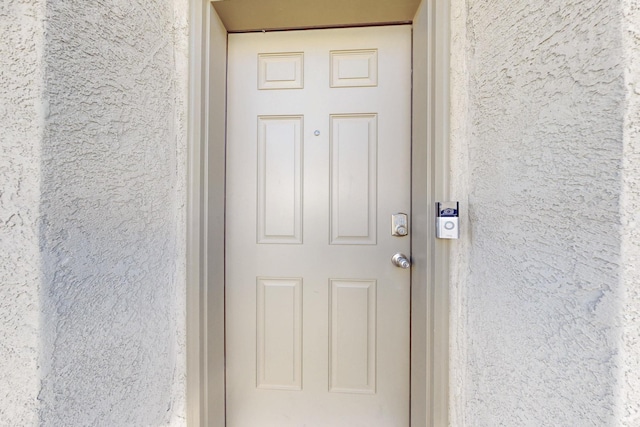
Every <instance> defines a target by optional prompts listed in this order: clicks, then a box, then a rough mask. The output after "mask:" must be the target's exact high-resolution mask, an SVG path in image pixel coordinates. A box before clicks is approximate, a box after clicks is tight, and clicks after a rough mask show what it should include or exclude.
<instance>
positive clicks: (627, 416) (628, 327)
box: [618, 0, 640, 426]
mask: <svg viewBox="0 0 640 427" xmlns="http://www.w3.org/2000/svg"><path fill="white" fill-rule="evenodd" d="M622 11H623V14H624V15H623V22H622V38H623V49H624V60H625V63H626V64H625V69H624V70H625V74H624V77H625V92H626V98H625V101H626V111H625V116H624V124H623V135H624V138H623V144H624V145H623V174H622V195H621V203H620V213H621V233H620V234H621V240H622V241H621V244H622V265H623V270H622V280H621V285H622V286H623V288H624V292H625V293H624V297H623V299H622V301H621V311H622V321H623V325H624V326H623V331H622V348H621V364H622V372H621V373H620V377H619V378H620V383H621V384H620V392H619V402H620V405H619V408H618V410H619V417H620V421H621V424H623V425H625V426H635V425H640V2H639V1H637V0H625V1H624V2H623V10H622Z"/></svg>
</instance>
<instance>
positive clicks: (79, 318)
mask: <svg viewBox="0 0 640 427" xmlns="http://www.w3.org/2000/svg"><path fill="white" fill-rule="evenodd" d="M187 11H188V3H187V1H186V0H185V1H173V0H157V1H151V2H149V1H144V2H142V1H117V0H116V1H106V2H105V1H99V2H92V3H87V2H83V1H66V2H59V1H47V2H40V1H36V0H29V1H9V2H3V3H2V6H0V19H1V20H2V25H1V26H0V36H1V38H2V40H3V43H1V44H0V76H1V78H2V89H1V90H0V100H1V102H0V124H1V125H0V139H1V141H2V157H0V179H2V188H1V190H0V201H1V205H0V227H1V228H0V233H1V237H2V239H1V243H0V245H1V246H0V250H1V254H2V262H0V278H1V280H2V285H1V287H0V358H1V359H2V363H0V425H25V426H26V425H43V426H44V425H46V426H61V425H69V426H72V425H73V426H80V425H110V426H125V425H139V426H142V425H149V426H151V425H184V423H185V419H184V418H185V401H184V386H185V296H184V294H185V286H186V285H185V278H184V274H185V273H184V271H185V243H184V235H185V223H186V218H185V185H186V184H185V176H186V172H185V169H186V166H185V159H186V124H185V123H186V114H187V111H186V93H187V92H186V91H187V70H186V68H187V59H188V58H187V55H188V33H187V30H188V26H187V25H188V24H187V16H188V14H187ZM5 23H6V24H8V25H5ZM7 41H8V43H7Z"/></svg>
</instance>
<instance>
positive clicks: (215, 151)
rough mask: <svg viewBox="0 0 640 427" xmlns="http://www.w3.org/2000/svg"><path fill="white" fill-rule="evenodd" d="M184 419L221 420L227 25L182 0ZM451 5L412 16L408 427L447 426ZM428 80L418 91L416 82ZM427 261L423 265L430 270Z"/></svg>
mask: <svg viewBox="0 0 640 427" xmlns="http://www.w3.org/2000/svg"><path fill="white" fill-rule="evenodd" d="M189 7H190V12H189V15H190V35H189V38H190V42H189V103H188V105H189V107H188V108H189V111H188V126H189V129H188V135H189V138H188V147H187V150H188V152H187V217H186V221H187V236H186V244H187V259H186V268H187V284H186V286H187V289H186V316H187V319H186V328H187V331H186V332H187V337H186V341H187V342H186V346H187V349H186V350H187V356H186V357H187V386H186V400H187V401H186V415H187V425H188V426H194V427H195V426H197V427H205V426H206V427H209V426H216V427H218V426H219V427H223V426H224V425H225V409H224V407H225V402H224V399H225V394H224V387H225V379H224V209H225V206H224V187H225V178H224V177H225V160H224V158H225V156H224V150H225V148H224V147H225V143H224V141H225V105H226V57H227V55H226V48H227V45H226V29H225V28H224V26H223V25H222V23H221V22H220V20H219V18H218V16H217V14H216V13H215V10H214V9H213V7H212V6H211V3H210V1H209V0H189ZM449 32H450V30H449V5H448V2H444V1H438V0H423V1H422V4H421V6H420V8H419V9H418V14H417V15H416V19H415V21H414V54H415V52H416V51H415V49H417V48H418V49H421V48H424V49H425V50H426V55H423V56H424V58H423V59H422V64H420V63H418V62H416V59H415V58H416V57H414V74H413V79H414V91H415V92H414V95H413V96H414V101H413V102H414V104H413V105H414V108H413V135H412V137H413V160H412V162H413V167H412V199H413V202H412V203H413V207H412V216H413V230H414V233H415V234H414V236H413V238H412V240H413V243H412V244H413V248H412V250H413V253H412V255H413V258H414V263H415V266H414V269H413V276H412V287H413V289H414V291H413V292H412V353H411V354H412V355H411V358H412V360H411V377H412V378H411V383H412V385H411V427H444V426H447V425H448V403H449V393H448V384H449V369H448V365H449V363H448V362H449V291H448V289H449V243H448V242H443V241H436V239H435V236H434V231H435V226H434V224H435V218H434V209H435V208H434V202H435V201H436V200H446V199H447V198H448V196H449V150H448V148H449V43H450V39H449V37H450V36H449ZM420 81H422V82H426V85H424V84H423V85H422V86H424V87H423V88H422V89H420V90H416V89H417V86H418V83H419V82H420ZM427 267H429V268H427Z"/></svg>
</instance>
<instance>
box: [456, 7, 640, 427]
mask: <svg viewBox="0 0 640 427" xmlns="http://www.w3.org/2000/svg"><path fill="white" fill-rule="evenodd" d="M465 3H466V4H461V3H460V2H454V7H453V10H454V12H455V13H457V15H456V14H454V18H453V22H454V28H457V32H454V36H457V37H463V39H464V40H466V42H465V44H466V49H465V50H464V55H463V57H461V56H460V54H458V56H456V55H454V57H453V59H454V60H455V61H460V62H462V63H463V64H465V66H467V67H468V78H467V79H465V76H461V75H457V74H456V73H455V72H454V76H453V78H452V82H453V83H454V87H461V86H462V87H465V86H466V87H467V88H468V91H467V93H468V102H467V101H465V100H464V99H463V100H462V101H461V104H462V105H457V104H454V105H453V110H452V111H453V113H454V117H453V120H454V123H455V121H456V119H462V120H464V122H465V125H462V126H456V125H454V126H453V128H452V136H453V137H454V147H453V149H452V154H453V155H452V166H453V172H454V175H456V174H460V175H461V176H457V177H456V178H454V180H453V185H454V188H453V193H454V194H455V193H456V192H457V193H458V195H459V197H460V198H462V199H463V201H466V202H467V203H466V207H467V209H468V215H469V218H468V219H469V222H468V223H467V224H465V225H466V232H465V235H464V236H463V240H462V241H460V242H459V244H458V245H457V246H456V245H454V251H453V252H454V253H453V259H454V260H455V261H456V263H457V264H456V266H459V267H460V270H459V271H457V272H456V273H454V275H453V279H454V281H453V291H452V296H453V298H452V317H453V316H455V319H452V325H453V328H454V329H453V330H452V332H453V336H452V338H453V339H452V361H453V369H454V371H455V372H453V373H452V377H451V378H452V405H453V406H452V407H453V409H452V413H453V416H452V419H453V420H455V422H456V423H455V425H467V426H474V427H475V426H497V425H504V426H541V425H553V426H577V425H579V426H613V425H622V424H623V423H624V421H623V420H627V421H626V422H627V424H626V425H636V424H637V413H636V414H635V415H624V414H623V412H622V411H623V410H626V411H627V412H628V411H631V410H635V411H637V410H638V403H637V399H636V400H635V401H634V400H633V397H637V386H638V381H637V374H636V373H632V372H631V371H630V368H632V366H631V364H632V363H635V364H636V365H635V366H637V357H638V356H637V351H638V345H637V329H635V328H636V327H637V321H638V320H637V319H638V294H637V292H638V291H637V283H638V282H637V271H636V270H635V269H634V267H631V268H629V266H628V265H627V266H626V262H627V261H628V260H629V259H628V258H623V248H624V245H623V242H625V241H626V242H627V247H628V249H629V256H631V257H632V256H635V255H634V254H637V238H636V240H633V237H632V236H631V235H630V234H629V233H630V232H631V231H632V230H633V229H636V227H637V226H636V225H635V224H633V223H632V221H629V222H627V223H626V224H625V225H623V218H627V219H628V220H630V219H631V218H629V217H630V216H632V217H634V218H636V216H637V211H638V204H637V203H638V201H637V186H635V188H634V187H633V186H634V185H636V184H637V180H636V178H637V176H638V166H637V164H638V163H637V162H636V163H635V165H632V164H630V163H628V160H629V159H627V163H624V162H623V154H625V150H627V152H630V151H634V150H635V151H634V152H635V156H636V157H637V146H636V145H637V143H636V144H634V142H633V141H632V140H633V139H634V138H635V141H637V132H636V133H635V134H634V131H637V122H635V125H634V124H632V123H631V122H632V121H633V120H637V115H636V116H633V117H629V118H628V120H627V123H626V125H625V114H626V112H627V111H628V109H627V89H628V88H627V87H625V70H626V69H627V66H628V62H629V57H628V56H625V55H624V53H625V49H624V46H623V37H622V34H623V32H622V28H623V14H622V11H623V5H624V2H621V1H620V0H607V1H597V0H589V1H584V0H583V1H573V2H566V1H559V0H552V1H547V2H529V1H513V0H509V1H507V0H498V1H495V2H492V3H491V5H490V6H491V7H487V3H486V2H480V1H474V0H468V1H466V2H465ZM631 3H635V13H637V2H629V3H628V4H629V5H630V4H631ZM456 5H457V6H456ZM456 7H457V8H456ZM630 9H633V7H630ZM461 19H464V21H465V25H464V28H462V27H461V26H460V20H461ZM636 29H637V28H636ZM635 36H636V37H637V33H636V35H635ZM453 43H454V44H455V43H458V44H460V43H461V42H460V38H456V37H454V39H453ZM634 49H635V50H634V52H635V54H636V55H637V46H636V48H634ZM628 53H629V52H628ZM634 69H635V70H637V64H636V65H635V68H634ZM635 76H636V77H635V78H637V74H636V75H635ZM456 85H457V86H456ZM636 94H637V87H636ZM636 102H637V101H636ZM456 105H457V106H456ZM636 108H637V107H636ZM456 114H457V116H456ZM634 126H635V127H634ZM625 135H626V136H625ZM634 135H635V136H634ZM629 154H631V153H629ZM625 164H626V167H625V166H624V165H625ZM458 167H459V169H458ZM627 173H628V174H630V176H629V177H628V178H626V179H624V182H625V183H626V185H627V189H626V190H624V191H623V189H622V186H623V178H624V177H625V174H627ZM460 189H462V191H460ZM625 194H626V195H628V196H630V197H629V199H628V200H626V201H624V202H623V200H622V195H625ZM632 242H636V243H632ZM634 245H636V246H634ZM631 246H633V247H631ZM625 266H626V267H625ZM454 270H455V267H454ZM625 334H626V335H625ZM634 341H635V342H634ZM636 372H637V371H636ZM625 380H626V381H627V387H626V388H624V387H623V382H624V381H625ZM623 390H624V391H623ZM623 393H628V395H627V396H626V397H624V396H622V394H623ZM633 417H635V418H633ZM632 419H633V420H636V423H635V424H634V423H633V422H632V421H631V420H632Z"/></svg>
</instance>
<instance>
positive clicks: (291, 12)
mask: <svg viewBox="0 0 640 427" xmlns="http://www.w3.org/2000/svg"><path fill="white" fill-rule="evenodd" d="M419 4H420V0H217V1H216V0H213V7H214V8H215V10H216V12H217V13H218V15H219V16H220V19H221V20H222V22H223V23H224V25H225V27H226V28H227V31H229V32H241V31H261V30H279V29H294V28H321V27H342V26H357V25H372V24H389V23H407V22H411V21H412V19H413V16H414V15H415V13H416V9H417V8H418V5H419Z"/></svg>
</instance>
